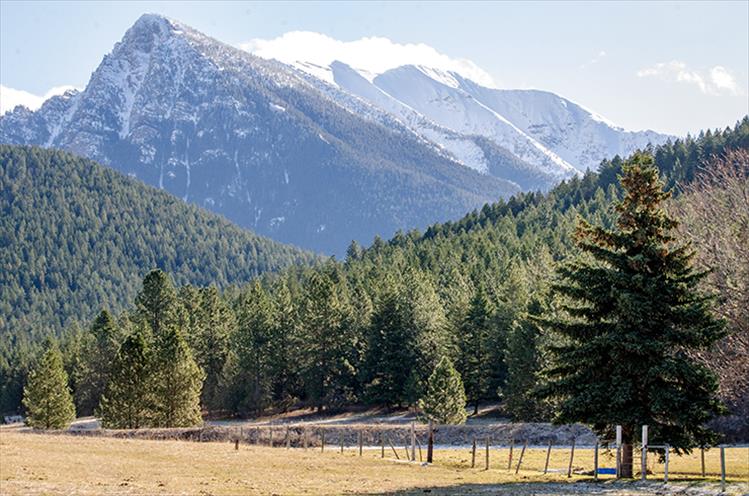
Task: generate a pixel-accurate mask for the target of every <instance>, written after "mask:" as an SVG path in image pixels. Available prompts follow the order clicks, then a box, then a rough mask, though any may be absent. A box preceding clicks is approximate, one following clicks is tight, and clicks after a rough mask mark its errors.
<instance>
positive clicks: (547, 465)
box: [544, 439, 598, 474]
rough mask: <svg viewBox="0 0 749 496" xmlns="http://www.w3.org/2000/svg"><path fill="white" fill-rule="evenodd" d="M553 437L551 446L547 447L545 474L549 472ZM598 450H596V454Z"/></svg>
mask: <svg viewBox="0 0 749 496" xmlns="http://www.w3.org/2000/svg"><path fill="white" fill-rule="evenodd" d="M551 443H552V441H551V439H549V447H548V448H546V463H545V464H544V474H546V473H548V472H549V457H551ZM597 455H598V452H597V451H596V456H597Z"/></svg>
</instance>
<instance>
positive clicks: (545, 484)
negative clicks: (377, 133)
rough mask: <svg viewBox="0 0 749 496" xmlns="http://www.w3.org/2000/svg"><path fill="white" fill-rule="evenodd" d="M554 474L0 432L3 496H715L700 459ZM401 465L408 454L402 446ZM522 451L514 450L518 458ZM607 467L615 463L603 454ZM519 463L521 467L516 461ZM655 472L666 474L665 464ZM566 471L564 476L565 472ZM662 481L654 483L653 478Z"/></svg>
mask: <svg viewBox="0 0 749 496" xmlns="http://www.w3.org/2000/svg"><path fill="white" fill-rule="evenodd" d="M552 453H553V455H552V460H551V462H550V467H551V468H552V469H554V470H555V471H554V472H551V473H549V474H547V475H544V474H542V473H540V472H539V469H542V468H543V464H544V460H545V454H546V453H545V450H544V449H531V450H528V451H527V452H526V454H525V457H524V461H523V467H524V468H521V470H520V473H519V474H518V475H515V473H514V468H515V467H513V470H512V471H508V470H507V455H508V452H507V450H506V449H505V450H499V449H495V450H492V451H491V453H490V457H491V458H490V462H491V467H490V470H488V471H487V470H484V463H485V458H484V456H485V455H484V452H483V451H479V452H478V454H477V460H476V466H477V468H475V469H471V468H470V463H471V455H470V452H469V451H467V450H439V451H437V452H436V454H435V464H434V465H432V466H429V467H425V466H421V465H420V464H418V463H406V462H403V461H400V462H399V461H396V460H395V457H394V455H393V452H392V450H390V449H389V448H388V452H386V455H387V458H386V459H384V460H383V459H381V458H380V450H379V449H373V450H365V451H364V456H362V457H359V456H358V452H357V450H356V449H353V448H349V449H347V450H346V451H345V452H344V453H343V454H341V453H339V452H338V450H337V449H336V448H335V447H334V446H330V447H329V448H326V451H325V453H320V451H319V449H317V450H313V449H309V450H306V451H305V450H303V449H291V450H286V449H283V448H268V447H257V446H248V445H242V446H240V449H239V451H235V450H234V446H233V445H232V444H230V443H194V442H185V441H151V440H129V439H112V438H104V437H76V436H66V435H37V434H32V433H26V432H19V431H17V430H8V429H4V430H0V494H2V495H8V496H10V495H57V494H66V495H68V494H69V495H114V494H117V495H152V494H154V495H159V494H161V495H167V494H169V495H172V494H175V495H176V494H194V495H206V496H207V495H240V494H241V495H247V494H258V495H321V494H326V495H327V494H398V495H406V494H425V493H431V494H520V495H531V494H537V495H551V494H609V495H624V494H700V495H704V494H717V492H718V486H717V483H716V482H715V481H712V482H696V481H693V480H689V479H688V478H686V477H684V476H681V475H679V474H678V473H677V472H694V473H697V472H698V471H699V466H700V464H699V457H698V456H697V457H692V458H690V459H688V460H687V459H678V458H677V457H672V460H673V461H672V469H671V472H672V475H671V478H672V480H673V481H675V482H674V483H673V484H669V486H668V487H664V486H663V484H660V483H657V482H651V483H647V484H645V485H643V484H641V483H638V482H637V483H632V482H629V483H623V482H620V483H614V482H613V481H607V482H603V483H597V484H596V483H592V482H589V481H590V480H591V477H590V476H582V475H573V476H572V478H570V479H568V478H567V476H566V469H567V465H568V463H569V450H562V449H560V450H558V451H556V452H552ZM716 453H717V451H716V452H710V453H709V456H708V457H707V461H708V471H712V470H713V469H714V468H715V467H714V466H713V464H714V463H717V462H716V460H717V456H715V455H716ZM727 453H728V461H727V466H728V467H729V469H730V471H731V479H732V481H733V482H732V483H731V484H729V488H728V489H729V491H728V494H744V493H747V492H748V491H749V484H747V482H742V480H743V481H747V480H749V479H748V478H749V448H734V449H730V450H728V452H727ZM399 455H400V457H401V460H403V458H404V457H405V450H404V448H403V447H400V452H399ZM518 455H519V450H517V449H516V450H515V460H517V456H518ZM601 461H602V463H601V465H602V466H610V465H608V463H609V460H606V459H605V458H604V456H603V455H602V458H601ZM591 464H592V450H589V449H579V450H577V452H576V454H575V461H574V464H573V465H574V467H575V468H576V469H586V468H589V467H592V465H591ZM513 465H514V464H513ZM650 469H651V470H653V472H654V473H655V474H659V473H660V472H659V469H658V465H657V464H656V463H651V465H650ZM562 472H563V473H562ZM654 477H655V476H654Z"/></svg>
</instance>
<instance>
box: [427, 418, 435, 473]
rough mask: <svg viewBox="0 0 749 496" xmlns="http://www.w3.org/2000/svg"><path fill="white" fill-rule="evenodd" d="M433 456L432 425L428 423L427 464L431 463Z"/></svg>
mask: <svg viewBox="0 0 749 496" xmlns="http://www.w3.org/2000/svg"><path fill="white" fill-rule="evenodd" d="M433 456H434V424H432V421H431V420H430V421H429V438H428V439H427V463H432V459H433Z"/></svg>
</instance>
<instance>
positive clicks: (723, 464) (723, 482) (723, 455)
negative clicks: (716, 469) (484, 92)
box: [720, 446, 726, 493]
mask: <svg viewBox="0 0 749 496" xmlns="http://www.w3.org/2000/svg"><path fill="white" fill-rule="evenodd" d="M720 492H722V493H724V492H726V448H725V447H724V446H721V447H720Z"/></svg>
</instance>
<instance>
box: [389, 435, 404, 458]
mask: <svg viewBox="0 0 749 496" xmlns="http://www.w3.org/2000/svg"><path fill="white" fill-rule="evenodd" d="M388 444H389V445H390V449H392V450H393V453H394V454H395V459H396V460H400V459H401V457H400V456H398V452H397V451H396V450H395V446H393V441H392V440H391V439H390V436H388Z"/></svg>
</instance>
